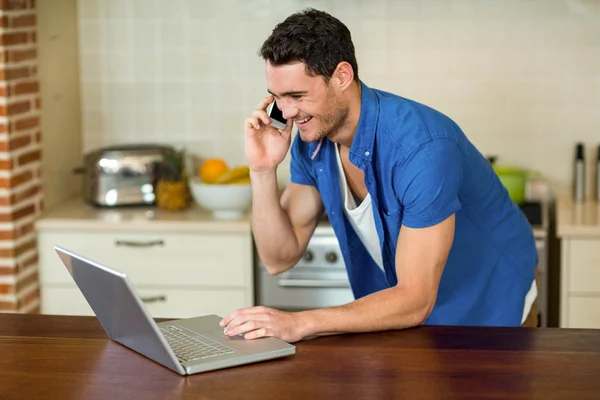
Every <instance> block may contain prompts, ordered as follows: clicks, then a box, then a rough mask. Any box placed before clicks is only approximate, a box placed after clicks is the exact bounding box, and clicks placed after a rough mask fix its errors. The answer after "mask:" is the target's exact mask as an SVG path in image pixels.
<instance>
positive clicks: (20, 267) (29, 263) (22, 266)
mask: <svg viewBox="0 0 600 400" xmlns="http://www.w3.org/2000/svg"><path fill="white" fill-rule="evenodd" d="M37 263H38V255H37V254H34V255H32V256H31V257H29V258H28V259H27V260H24V261H22V262H20V263H18V264H17V266H16V269H17V271H18V272H21V271H23V270H24V269H25V268H27V267H30V266H32V265H35V264H37Z"/></svg>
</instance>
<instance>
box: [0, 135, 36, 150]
mask: <svg viewBox="0 0 600 400" xmlns="http://www.w3.org/2000/svg"><path fill="white" fill-rule="evenodd" d="M29 143H31V136H30V135H25V136H20V137H16V138H14V139H11V140H10V141H9V142H8V149H7V150H11V151H12V150H16V149H20V148H22V147H25V146H27V145H28V144H29ZM0 150H2V142H0Z"/></svg>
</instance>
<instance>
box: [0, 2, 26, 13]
mask: <svg viewBox="0 0 600 400" xmlns="http://www.w3.org/2000/svg"><path fill="white" fill-rule="evenodd" d="M31 5H32V4H30V2H29V1H27V0H2V3H1V5H0V7H1V9H2V10H3V11H10V10H25V9H27V8H29V7H30V6H31Z"/></svg>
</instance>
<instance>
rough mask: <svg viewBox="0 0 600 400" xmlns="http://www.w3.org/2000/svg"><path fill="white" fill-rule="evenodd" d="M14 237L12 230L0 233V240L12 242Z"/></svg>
mask: <svg viewBox="0 0 600 400" xmlns="http://www.w3.org/2000/svg"><path fill="white" fill-rule="evenodd" d="M15 237H16V235H15V231H14V230H13V229H11V230H9V231H0V240H14V239H15Z"/></svg>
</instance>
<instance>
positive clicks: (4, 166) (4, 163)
mask: <svg viewBox="0 0 600 400" xmlns="http://www.w3.org/2000/svg"><path fill="white" fill-rule="evenodd" d="M12 168H13V162H12V160H0V171H10V170H12Z"/></svg>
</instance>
